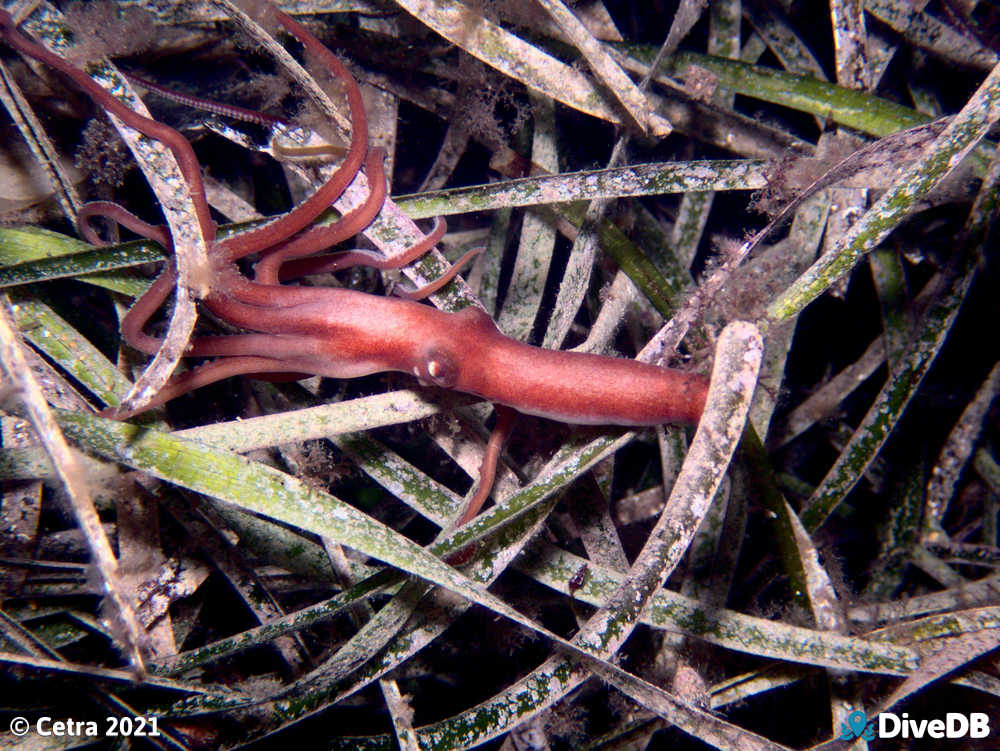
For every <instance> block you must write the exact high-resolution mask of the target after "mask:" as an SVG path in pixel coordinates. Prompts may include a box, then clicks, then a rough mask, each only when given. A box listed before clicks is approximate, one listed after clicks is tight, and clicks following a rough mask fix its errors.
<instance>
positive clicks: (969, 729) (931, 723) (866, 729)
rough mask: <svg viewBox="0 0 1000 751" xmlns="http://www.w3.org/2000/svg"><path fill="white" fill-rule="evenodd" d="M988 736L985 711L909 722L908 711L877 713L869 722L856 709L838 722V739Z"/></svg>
mask: <svg viewBox="0 0 1000 751" xmlns="http://www.w3.org/2000/svg"><path fill="white" fill-rule="evenodd" d="M989 734H990V718H989V715H987V714H986V713H985V712H969V713H964V712H948V713H947V714H946V715H945V716H944V719H941V718H934V719H927V718H923V719H920V720H915V719H912V718H911V717H910V715H909V713H907V712H903V713H902V714H896V713H895V712H879V714H878V717H876V718H875V719H874V720H871V721H869V719H868V715H867V714H865V713H864V712H862V711H861V710H860V709H856V710H854V711H853V712H851V713H850V714H849V715H847V720H845V721H844V722H842V723H840V739H841V740H842V741H853V740H854V739H855V738H862V739H864V740H866V741H873V740H875V738H876V737H878V738H907V739H909V738H913V739H920V738H934V739H939V738H949V739H958V738H985V737H986V736H988V735H989Z"/></svg>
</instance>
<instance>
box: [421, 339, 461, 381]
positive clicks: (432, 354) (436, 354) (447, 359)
mask: <svg viewBox="0 0 1000 751" xmlns="http://www.w3.org/2000/svg"><path fill="white" fill-rule="evenodd" d="M419 371H420V372H419V373H418V374H417V375H418V377H419V378H420V380H421V381H423V382H426V383H430V384H433V385H435V386H440V387H442V388H446V389H449V388H451V387H452V386H454V385H455V384H456V383H457V382H458V363H457V362H456V361H455V358H453V357H452V356H451V355H449V354H448V353H447V352H443V351H441V350H439V349H431V350H429V351H428V352H427V355H426V356H425V357H424V361H423V362H422V363H421V364H420V366H419Z"/></svg>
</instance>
